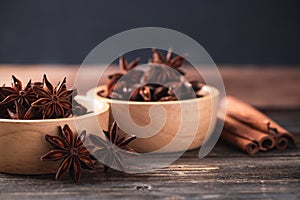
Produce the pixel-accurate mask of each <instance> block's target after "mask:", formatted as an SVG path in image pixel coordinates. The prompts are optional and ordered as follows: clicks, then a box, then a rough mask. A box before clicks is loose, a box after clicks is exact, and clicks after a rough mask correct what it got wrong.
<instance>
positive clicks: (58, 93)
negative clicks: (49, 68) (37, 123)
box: [32, 75, 74, 119]
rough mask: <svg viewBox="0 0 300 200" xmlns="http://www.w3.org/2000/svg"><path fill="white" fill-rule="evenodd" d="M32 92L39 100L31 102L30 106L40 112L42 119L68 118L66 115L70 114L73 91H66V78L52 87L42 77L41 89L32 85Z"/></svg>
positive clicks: (45, 78)
mask: <svg viewBox="0 0 300 200" xmlns="http://www.w3.org/2000/svg"><path fill="white" fill-rule="evenodd" d="M33 90H34V92H35V93H36V94H37V96H38V98H39V99H38V100H37V101H35V102H33V103H32V106H33V107H37V108H39V109H40V110H41V112H42V117H43V119H46V118H47V119H51V118H63V117H68V116H67V115H70V113H72V94H73V92H74V90H67V87H66V78H64V80H63V82H61V83H59V84H58V85H57V86H56V87H53V85H52V84H51V83H50V82H49V81H48V79H47V77H46V75H44V78H43V87H40V86H36V85H33Z"/></svg>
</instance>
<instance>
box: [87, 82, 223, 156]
mask: <svg viewBox="0 0 300 200" xmlns="http://www.w3.org/2000/svg"><path fill="white" fill-rule="evenodd" d="M105 89H106V87H105V86H99V87H98V88H94V89H91V90H89V91H88V93H87V96H90V97H93V98H94V99H97V100H99V101H100V102H107V103H108V104H110V106H111V104H112V102H113V104H114V105H117V104H119V105H122V104H129V113H130V115H131V118H132V120H133V121H134V122H135V123H136V124H138V125H140V126H147V125H148V124H149V123H150V121H151V119H150V118H149V115H148V113H149V111H150V108H151V107H152V106H157V105H159V106H162V107H163V108H164V109H165V111H166V116H167V117H166V119H165V120H166V121H165V123H164V125H163V128H162V129H161V130H160V131H159V132H157V134H155V135H151V136H150V137H144V138H137V139H136V140H134V141H133V142H132V143H130V146H131V147H132V148H134V149H135V150H136V151H137V152H141V153H142V152H143V153H144V152H155V153H167V152H179V151H185V150H191V149H195V148H198V147H200V146H201V144H202V143H203V141H204V139H205V137H206V136H207V135H208V136H210V135H211V133H212V132H213V130H214V127H215V124H216V119H217V116H216V113H217V109H218V105H219V104H218V102H219V91H218V90H217V89H216V88H214V87H211V86H204V88H203V90H204V91H206V95H205V96H204V97H200V98H197V99H196V102H197V104H196V106H198V111H199V117H198V120H199V121H198V122H199V125H198V128H196V129H197V130H196V134H195V135H194V134H191V133H193V132H194V133H195V129H194V128H192V127H193V126H192V125H191V124H195V119H187V120H185V121H186V123H185V124H181V126H182V130H184V135H181V136H180V140H176V142H174V140H173V141H172V139H174V137H175V136H176V133H177V131H178V130H179V124H180V122H181V115H180V113H181V112H182V113H190V112H194V110H193V109H195V107H189V106H184V108H183V109H182V110H181V107H180V103H184V104H187V105H188V104H189V103H190V102H191V101H193V102H194V103H195V99H193V100H182V101H165V102H137V101H130V102H127V101H120V100H111V99H108V98H104V97H100V96H99V95H97V93H98V92H99V91H101V90H105ZM194 105H195V104H194ZM121 107H122V106H121ZM152 111H153V110H152ZM117 112H118V113H122V109H120V110H118V111H117ZM154 114H155V113H154ZM157 114H159V113H157ZM112 121H113V117H112V111H111V108H110V124H111V123H112ZM158 126H159V125H158ZM129 134H136V133H134V132H133V133H132V132H131V133H129ZM171 141H172V142H174V143H172V145H168V144H169V143H170V142H171ZM191 141H192V143H191ZM187 142H190V143H187ZM185 144H191V145H190V146H188V149H187V147H186V145H185ZM167 145H168V146H167ZM163 147H164V148H163Z"/></svg>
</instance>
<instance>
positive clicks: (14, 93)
mask: <svg viewBox="0 0 300 200" xmlns="http://www.w3.org/2000/svg"><path fill="white" fill-rule="evenodd" d="M11 85H12V86H11V87H2V88H1V89H2V93H3V94H4V95H5V96H6V98H4V99H3V100H2V101H1V102H0V104H1V105H9V104H10V103H13V102H17V103H19V104H21V105H22V106H24V107H25V108H29V107H30V105H31V103H32V102H34V101H35V100H36V99H37V97H36V94H35V93H34V92H33V90H32V87H31V80H29V81H28V83H27V85H26V87H25V88H24V89H23V86H22V82H21V81H20V80H19V79H17V78H16V77H15V76H12V83H11Z"/></svg>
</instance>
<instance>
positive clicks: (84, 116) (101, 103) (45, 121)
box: [0, 95, 109, 123]
mask: <svg viewBox="0 0 300 200" xmlns="http://www.w3.org/2000/svg"><path fill="white" fill-rule="evenodd" d="M76 98H82V99H85V100H88V101H93V103H94V105H95V104H96V105H101V106H102V108H101V109H99V110H96V111H95V112H91V113H87V114H84V115H80V116H75V117H65V118H57V119H1V118H0V123H1V122H5V123H9V122H11V123H40V122H44V123H49V122H61V121H71V120H79V119H82V118H88V117H94V116H97V115H99V114H101V113H104V112H106V111H108V110H109V105H108V104H107V103H106V102H99V101H97V100H96V99H93V98H91V97H89V96H83V95H77V96H76V97H75V99H76Z"/></svg>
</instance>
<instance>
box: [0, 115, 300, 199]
mask: <svg viewBox="0 0 300 200" xmlns="http://www.w3.org/2000/svg"><path fill="white" fill-rule="evenodd" d="M264 112H265V113H267V114H269V115H270V116H271V117H272V118H274V119H276V120H277V121H278V122H279V123H280V124H285V125H286V127H287V128H288V129H289V128H290V127H294V129H295V130H296V132H295V133H296V134H297V135H300V127H299V123H298V121H299V120H298V119H299V110H264ZM197 155H198V151H197V150H194V151H189V152H186V153H185V154H184V155H183V156H182V157H181V158H180V159H179V160H177V161H176V162H175V163H173V164H172V165H170V166H169V167H167V168H163V169H160V170H156V171H153V172H148V173H142V174H124V173H122V172H114V173H110V174H104V173H103V168H99V169H98V170H96V171H91V172H86V171H85V172H84V173H83V176H82V181H81V183H80V184H74V183H73V182H72V181H71V179H70V178H69V177H68V176H66V177H64V178H63V180H61V181H55V180H53V175H37V176H19V175H18V176H17V175H9V174H0V199H54V198H55V199H58V200H60V199H70V198H72V199H83V198H91V199H120V198H122V199H257V198H258V199H299V197H300V168H299V166H300V145H299V144H298V146H297V147H296V148H294V149H287V150H286V151H276V150H273V151H270V152H260V153H259V154H257V155H255V156H249V155H246V154H244V153H243V152H241V151H239V150H237V149H235V148H234V147H231V146H228V145H227V144H225V143H223V142H222V141H219V142H218V144H217V145H216V146H215V148H214V149H213V151H212V152H211V153H210V154H209V155H208V156H207V157H205V158H203V159H199V158H198V157H197Z"/></svg>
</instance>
